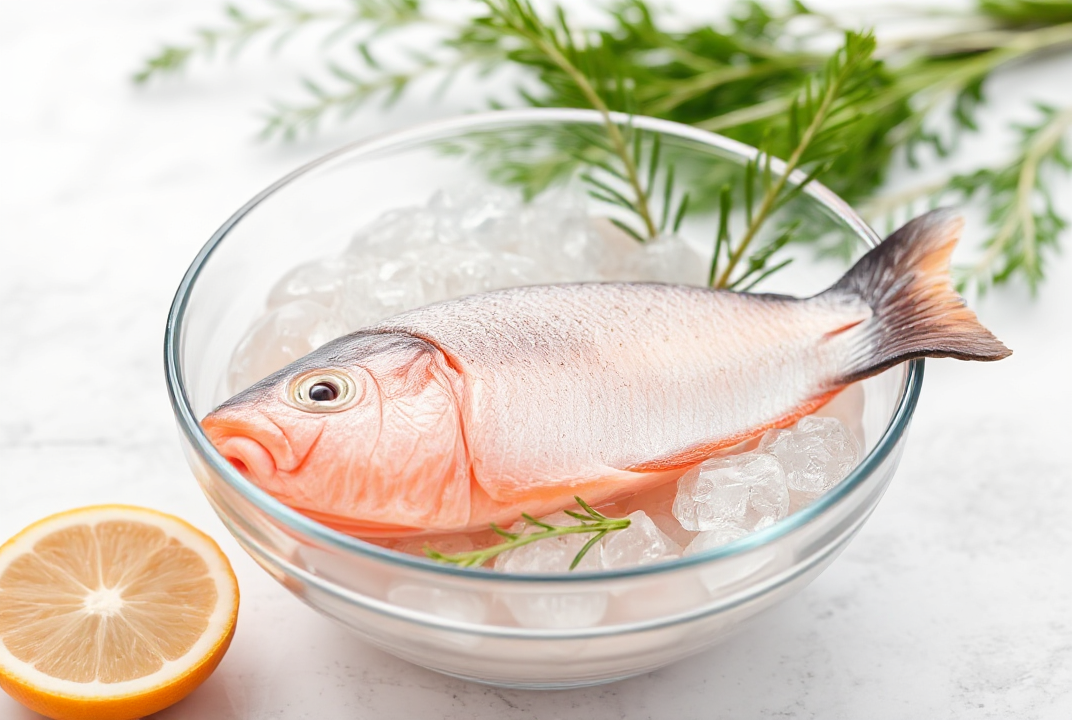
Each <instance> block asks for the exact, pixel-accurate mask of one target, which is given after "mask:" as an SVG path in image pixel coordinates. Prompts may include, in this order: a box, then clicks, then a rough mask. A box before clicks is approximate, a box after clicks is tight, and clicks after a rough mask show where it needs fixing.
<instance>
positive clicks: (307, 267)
mask: <svg viewBox="0 0 1072 720" xmlns="http://www.w3.org/2000/svg"><path fill="white" fill-rule="evenodd" d="M358 270H359V266H358V264H357V263H356V259H355V258H351V257H350V256H347V255H343V256H340V257H334V258H323V259H320V260H315V261H313V262H310V263H305V264H304V265H299V266H298V267H296V268H294V269H293V270H291V271H290V272H288V273H287V274H286V275H284V276H283V277H282V278H280V279H279V281H278V282H277V283H276V284H275V285H274V286H272V289H271V291H269V293H268V309H269V310H274V309H275V308H278V307H282V306H283V305H286V304H287V303H291V302H294V301H295V300H309V301H311V302H315V303H317V304H318V305H323V306H324V307H327V308H331V307H336V306H338V304H339V302H340V298H339V291H340V289H341V288H342V285H343V283H344V282H345V280H346V277H347V276H348V275H350V274H351V273H353V272H356V271H358Z"/></svg>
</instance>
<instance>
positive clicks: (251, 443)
mask: <svg viewBox="0 0 1072 720" xmlns="http://www.w3.org/2000/svg"><path fill="white" fill-rule="evenodd" d="M460 382H461V380H460V375H459V373H457V372H456V371H455V370H454V369H453V368H452V367H451V366H450V364H449V362H447V360H446V358H445V357H444V355H443V353H442V352H441V351H439V350H438V349H437V348H435V347H434V346H432V345H431V344H429V343H427V342H425V341H423V340H420V339H418V338H415V337H412V336H408V335H401V334H392V333H354V334H353V335H347V336H345V337H342V338H338V339H337V340H334V341H332V342H330V343H328V344H327V345H324V346H323V347H321V348H319V349H318V350H315V351H313V352H312V353H310V354H309V355H306V356H305V357H303V358H300V359H299V360H297V361H295V362H294V363H291V364H290V365H288V366H287V367H285V368H283V369H282V370H280V371H278V372H276V373H274V374H272V375H270V376H268V377H267V378H265V379H263V380H261V381H260V382H258V383H256V384H255V385H253V386H251V387H250V388H248V389H247V390H244V391H242V392H240V393H238V394H237V395H235V396H234V397H232V398H231V399H229V400H227V401H226V402H224V403H223V404H221V405H220V406H219V407H217V408H216V409H215V410H213V411H212V412H211V413H209V414H208V416H206V417H205V419H204V420H203V421H202V423H201V425H202V427H203V428H204V430H205V433H206V435H207V436H208V438H209V440H210V441H211V442H212V444H213V445H214V446H215V447H216V449H217V450H218V451H219V452H220V454H221V455H223V457H224V458H225V459H226V460H227V461H228V462H230V463H231V465H233V466H234V467H235V468H236V469H237V470H238V471H239V472H240V473H241V474H242V475H243V476H245V477H246V479H248V480H249V481H251V482H252V483H253V484H255V485H257V486H258V487H260V488H261V489H263V490H265V491H266V492H268V493H269V494H270V495H272V496H274V497H275V498H277V499H279V500H280V501H282V502H284V503H286V504H287V505H290V506H291V507H294V508H295V509H297V510H299V511H301V512H304V513H305V514H307V515H309V516H311V517H313V518H314V519H317V520H319V521H321V522H324V523H325V524H328V525H332V526H334V527H336V528H338V529H341V530H344V531H346V532H350V533H351V534H354V535H358V536H367V537H377V536H378V537H389V536H396V535H409V534H414V533H415V532H423V531H433V530H437V531H438V530H444V529H452V528H456V527H461V526H464V525H465V524H466V522H467V521H468V516H469V509H470V508H469V467H468V461H467V458H466V453H465V444H464V442H463V441H462V431H461V418H460V413H459V411H458V402H457V397H458V390H459V388H458V385H459V383H460Z"/></svg>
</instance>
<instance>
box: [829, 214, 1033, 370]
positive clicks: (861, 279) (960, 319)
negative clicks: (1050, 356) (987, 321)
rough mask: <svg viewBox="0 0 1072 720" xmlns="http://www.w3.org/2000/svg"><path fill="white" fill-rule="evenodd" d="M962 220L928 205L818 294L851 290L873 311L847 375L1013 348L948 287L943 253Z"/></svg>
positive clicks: (1002, 353) (989, 356) (997, 355)
mask: <svg viewBox="0 0 1072 720" xmlns="http://www.w3.org/2000/svg"><path fill="white" fill-rule="evenodd" d="M963 227H964V220H963V218H961V217H960V216H959V215H957V214H956V213H955V212H953V211H952V210H950V209H946V208H943V209H939V210H932V211H931V212H929V213H927V214H925V215H921V216H920V217H918V218H916V219H914V220H912V221H911V222H909V223H908V224H906V225H904V226H903V227H902V228H901V229H900V230H897V231H896V232H895V233H893V234H892V235H890V236H889V237H888V238H886V239H885V240H884V241H883V242H882V243H881V244H879V246H878V247H876V248H874V249H873V250H871V251H870V252H868V253H867V254H866V255H864V256H863V257H862V258H860V260H859V262H857V263H856V265H854V266H853V267H852V269H851V270H849V271H848V272H847V273H846V274H845V275H844V277H842V278H841V280H839V281H838V282H837V283H835V284H834V286H833V287H831V288H830V289H829V290H827V291H826V292H824V293H823V295H824V296H827V297H830V296H835V297H836V296H846V295H847V296H852V297H855V298H859V299H861V300H863V301H864V302H865V303H867V304H868V305H869V306H870V307H871V310H872V312H873V313H874V315H873V316H872V317H871V319H869V320H867V321H866V324H865V326H864V327H863V328H861V330H862V333H861V335H860V337H861V340H862V341H861V342H860V343H859V344H858V346H857V347H858V349H857V350H856V352H854V353H853V356H852V358H851V360H850V362H849V364H848V367H847V368H846V369H845V374H844V376H843V378H842V379H843V380H844V382H845V383H850V382H855V381H856V380H860V379H862V378H865V377H869V376H871V375H875V374H877V373H879V372H881V371H883V370H885V369H886V368H889V367H891V366H893V365H896V364H898V363H900V362H903V361H905V360H909V359H911V358H918V357H953V358H958V359H960V360H1000V359H1001V358H1004V357H1008V356H1009V355H1010V354H1012V351H1011V350H1009V349H1008V348H1007V347H1005V345H1004V344H1002V342H1001V341H1000V340H998V339H997V338H996V337H994V335H993V334H992V333H991V332H990V331H989V330H987V329H986V328H985V327H983V326H982V325H981V324H980V323H979V320H978V318H977V317H976V316H975V313H973V312H972V311H971V310H970V309H968V307H967V305H966V304H965V302H964V298H962V297H961V296H960V295H958V294H957V292H956V290H954V288H953V283H952V279H951V277H950V274H949V257H950V255H951V254H952V252H953V247H954V246H955V245H956V244H957V240H959V239H960V232H961V230H962V228H963Z"/></svg>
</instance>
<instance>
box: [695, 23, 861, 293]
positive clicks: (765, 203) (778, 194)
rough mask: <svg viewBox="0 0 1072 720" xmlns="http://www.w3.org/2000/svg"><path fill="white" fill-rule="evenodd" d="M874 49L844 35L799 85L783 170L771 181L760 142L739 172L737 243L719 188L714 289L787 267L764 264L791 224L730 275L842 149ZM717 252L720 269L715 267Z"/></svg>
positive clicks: (727, 200) (727, 197) (726, 198)
mask: <svg viewBox="0 0 1072 720" xmlns="http://www.w3.org/2000/svg"><path fill="white" fill-rule="evenodd" d="M874 51H875V38H874V36H872V35H870V34H867V35H860V34H857V33H851V32H850V33H846V35H845V44H844V45H843V46H842V48H841V49H840V50H838V51H837V52H836V53H834V55H833V56H832V57H831V58H830V60H829V61H827V64H826V67H825V68H824V69H823V72H822V75H821V76H820V77H819V78H817V79H815V80H811V79H809V81H808V82H807V83H806V84H805V86H804V90H803V91H802V92H801V94H800V96H799V97H797V98H795V99H794V100H793V102H792V103H791V104H790V106H789V108H788V110H787V121H788V131H787V137H788V139H789V145H790V147H792V148H793V151H792V153H791V154H790V155H789V158H788V160H786V162H785V170H784V172H783V173H782V174H780V175H779V176H778V177H777V178H775V177H774V176H773V174H772V172H771V154H770V151H769V149H768V147H769V145H770V142H769V141H767V140H764V142H763V143H762V144H761V145H760V153H759V155H758V156H757V157H756V158H755V159H754V160H752V161H750V162H749V163H748V165H747V166H746V168H745V181H744V182H745V186H744V193H745V217H746V223H747V225H746V228H745V231H744V235H743V236H742V237H741V239H740V240H739V241H738V242H736V243H734V242H733V241H732V240H731V239H730V237H729V233H728V230H727V228H728V226H729V225H728V215H729V213H730V212H731V207H732V201H731V198H732V195H731V194H730V193H729V192H728V191H727V190H724V191H723V193H722V201H721V203H720V212H721V217H720V219H719V231H718V236H717V238H716V240H715V251H714V254H713V256H712V260H711V270H710V274H709V277H710V284H711V286H712V287H716V288H730V289H746V288H751V287H752V286H754V285H755V284H756V283H758V282H760V281H761V280H763V278H765V277H767V276H768V275H770V274H771V273H773V272H776V271H777V270H780V269H781V268H783V267H785V266H786V265H788V264H789V260H785V261H782V262H781V263H778V264H777V265H775V266H773V267H768V261H769V260H770V259H771V258H772V257H773V256H774V255H775V254H776V253H777V252H778V251H779V250H781V249H782V248H783V247H784V246H785V245H786V244H787V243H788V242H789V240H790V239H791V237H792V233H793V230H794V229H795V226H794V225H790V226H788V227H787V228H786V229H784V230H783V231H782V232H781V233H780V234H779V235H777V236H776V237H775V238H774V239H773V240H771V241H770V242H768V243H767V244H766V245H764V246H763V247H761V248H759V249H758V250H756V251H755V252H753V253H751V255H749V256H748V260H747V264H746V266H745V267H744V269H743V272H740V273H739V274H738V275H737V276H736V277H734V272H735V271H737V269H738V266H739V265H740V264H741V262H742V261H743V260H744V259H745V253H746V252H747V251H748V249H749V246H750V245H751V244H752V242H753V241H754V240H755V239H756V237H757V236H758V234H759V231H760V228H762V227H763V224H764V223H765V222H766V221H767V220H768V219H769V218H770V217H771V215H773V214H774V213H775V212H776V211H777V210H778V209H779V208H780V207H782V206H783V205H785V203H787V202H789V201H790V200H792V199H793V198H794V197H796V196H797V195H798V194H799V193H800V192H802V191H803V189H804V188H805V187H806V186H807V185H808V183H810V182H811V181H812V180H813V179H814V178H815V177H816V176H817V175H818V174H820V173H821V172H822V171H823V170H824V169H828V168H829V167H830V165H831V164H832V163H833V162H834V158H836V157H837V156H838V155H840V154H843V153H844V152H845V151H846V150H848V148H846V147H845V146H844V145H843V144H842V142H841V141H840V138H841V137H842V136H846V137H848V136H851V135H852V127H853V125H855V124H856V123H858V122H859V121H860V116H859V115H857V114H856V112H855V104H856V103H858V102H859V101H860V99H861V97H863V96H865V95H866V93H867V88H868V82H869V80H870V79H871V76H872V75H873V73H874V72H875V63H874V62H873V61H872V60H871V56H872V54H873V53H874ZM805 163H810V164H811V165H812V169H811V170H810V172H809V173H808V175H807V176H806V177H805V178H804V180H803V181H802V182H800V183H798V184H796V185H792V186H791V185H789V177H790V175H792V173H793V172H795V171H796V170H797V169H798V168H800V167H801V166H802V165H804V164H805ZM757 181H758V182H759V183H760V184H761V185H762V187H763V195H762V198H761V199H760V200H759V202H758V204H757V205H756V206H755V207H753V197H754V191H753V186H754V185H755V183H756V182H757ZM723 250H724V251H725V255H726V262H725V266H724V267H722V268H721V269H720V262H721V261H722V254H723Z"/></svg>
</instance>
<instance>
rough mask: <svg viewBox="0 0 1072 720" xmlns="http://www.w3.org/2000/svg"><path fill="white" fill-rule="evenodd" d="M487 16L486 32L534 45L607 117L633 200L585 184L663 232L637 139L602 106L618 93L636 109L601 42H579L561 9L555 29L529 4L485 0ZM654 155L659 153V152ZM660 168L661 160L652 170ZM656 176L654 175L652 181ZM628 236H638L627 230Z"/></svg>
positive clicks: (649, 229)
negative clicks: (644, 179)
mask: <svg viewBox="0 0 1072 720" xmlns="http://www.w3.org/2000/svg"><path fill="white" fill-rule="evenodd" d="M482 2H483V3H484V4H485V5H486V6H487V8H488V11H489V15H488V17H487V18H483V19H481V22H482V23H484V24H485V25H486V26H487V27H488V28H490V29H492V30H497V31H498V32H499V33H500V34H502V35H504V36H509V35H513V36H514V37H516V38H518V39H520V40H522V41H524V42H525V43H527V44H528V45H529V46H530V49H531V50H532V51H535V53H536V54H537V55H539V56H542V57H544V58H546V60H547V61H548V62H549V63H551V64H553V65H554V66H555V67H557V68H558V69H559V70H560V71H561V72H563V73H564V74H565V75H566V76H567V77H568V78H569V79H570V81H571V82H572V83H573V84H574V85H575V86H576V88H577V90H579V91H580V93H581V95H582V96H583V97H584V100H585V102H587V103H588V105H589V106H590V107H591V108H593V109H594V110H597V111H599V113H600V114H601V115H602V116H603V125H604V129H605V130H606V133H607V137H608V138H609V140H610V144H611V150H612V151H613V153H614V155H616V156H617V159H618V160H619V161H620V162H621V165H622V168H623V169H624V179H625V181H626V183H627V184H628V186H629V192H630V193H631V195H630V196H628V197H627V196H625V195H622V194H621V193H619V192H618V191H616V190H614V189H613V188H611V187H610V186H608V185H606V184H605V183H600V182H599V181H598V180H596V179H595V178H594V176H592V175H587V176H586V177H585V179H586V180H587V181H588V182H589V183H591V184H594V185H596V187H597V188H598V189H599V190H602V191H603V192H604V193H608V194H609V196H610V198H609V199H610V201H611V202H615V201H617V202H618V203H620V204H623V205H624V206H625V207H627V208H629V209H631V210H632V211H633V212H635V213H636V215H637V216H638V217H639V218H640V220H641V222H642V223H643V227H644V233H645V235H646V236H647V238H654V237H655V236H656V235H658V233H659V226H658V224H657V223H656V220H655V217H654V215H653V214H652V211H651V209H650V207H649V205H648V199H649V191H648V190H647V189H646V188H645V187H644V186H643V185H642V184H641V179H640V171H639V168H638V167H637V166H638V162H637V158H638V156H639V148H640V145H639V134H636V133H633V134H634V135H636V136H637V142H636V143H630V138H629V137H628V136H627V132H628V131H629V130H630V129H629V128H627V129H626V130H625V131H623V129H622V128H621V127H619V125H618V123H616V122H615V121H614V120H613V118H612V117H611V114H610V113H611V109H610V107H609V106H608V105H607V103H606V102H605V101H604V95H605V94H614V95H617V96H618V98H619V102H621V103H623V104H630V105H631V104H632V103H631V102H630V101H629V99H628V97H629V86H628V84H627V82H626V80H627V78H626V77H625V76H623V75H621V74H618V75H617V76H615V75H612V74H611V73H612V72H613V67H614V59H613V57H611V56H610V54H609V52H608V48H607V46H606V45H605V44H603V43H585V44H584V45H581V44H580V43H578V38H579V37H583V36H584V33H579V32H578V31H577V30H575V29H574V28H573V27H571V25H570V23H569V20H568V19H567V17H566V13H565V11H564V10H563V9H562V7H561V6H559V7H558V8H557V12H556V13H555V22H554V24H545V23H544V22H543V20H542V19H541V18H540V16H539V15H537V13H536V11H535V10H534V9H533V7H532V4H531V3H530V2H529V0H482ZM654 152H656V153H657V150H655V151H654ZM656 166H657V161H656V162H655V163H653V164H652V167H653V168H655V167H656ZM653 177H654V176H653ZM626 229H627V230H628V231H629V232H630V234H632V235H634V236H637V237H638V239H640V236H639V235H638V234H637V233H636V232H634V231H632V230H631V229H629V228H626Z"/></svg>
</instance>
